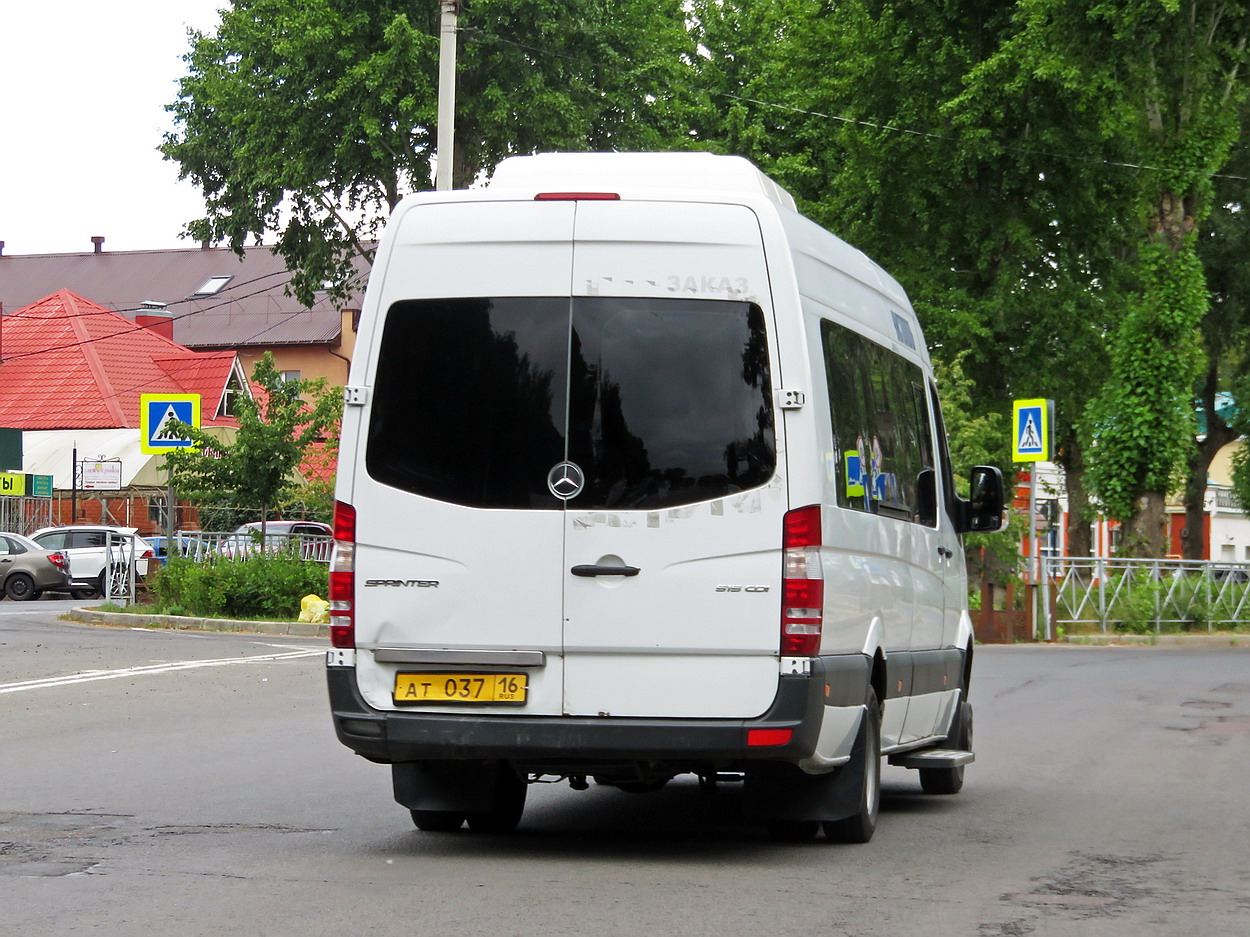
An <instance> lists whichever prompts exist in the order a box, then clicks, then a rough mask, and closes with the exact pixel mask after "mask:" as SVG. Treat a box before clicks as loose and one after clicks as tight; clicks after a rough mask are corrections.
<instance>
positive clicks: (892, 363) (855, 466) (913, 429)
mask: <svg viewBox="0 0 1250 937" xmlns="http://www.w3.org/2000/svg"><path fill="white" fill-rule="evenodd" d="M820 330H821V342H822V345H823V351H824V358H825V380H826V382H827V385H828V388H829V410H830V415H831V417H832V422H833V439H834V447H835V450H836V452H837V454H838V457H837V466H836V477H837V489H838V504H839V505H841V506H842V507H844V508H850V509H851V510H855V511H867V512H869V513H875V514H884V515H887V516H890V517H898V518H903V519H906V520H912V521H916V522H918V523H922V524H926V525H929V526H932V525H934V524H936V523H937V515H936V488H935V483H936V478H935V476H934V471H935V460H934V452H933V432H932V425H931V422H930V419H929V407H928V404H927V401H926V397H927V392H926V388H925V381H924V374H923V372H922V371H921V369H920V368H919V367H918V366H917V365H915V364H913V363H911V362H910V361H907V360H906V359H904V358H901V357H899V356H898V355H896V354H894V353H893V352H892V351H890V350H888V349H887V348H884V347H883V346H881V345H878V344H877V343H876V342H873V341H871V340H869V339H867V338H865V337H864V336H862V335H860V334H859V333H857V332H853V331H851V330H850V329H847V328H844V327H843V326H840V325H838V324H836V323H834V322H830V321H828V320H822V321H821V324H820Z"/></svg>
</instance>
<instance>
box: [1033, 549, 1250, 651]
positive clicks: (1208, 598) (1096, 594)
mask: <svg viewBox="0 0 1250 937" xmlns="http://www.w3.org/2000/svg"><path fill="white" fill-rule="evenodd" d="M1041 592H1042V602H1041V605H1042V608H1043V609H1045V610H1047V613H1048V614H1049V616H1050V625H1051V626H1052V627H1051V628H1050V629H1049V630H1051V631H1052V632H1053V629H1054V627H1064V628H1066V629H1067V630H1074V629H1078V628H1088V627H1091V626H1097V627H1098V628H1099V629H1100V630H1102V631H1103V632H1108V631H1112V630H1120V631H1125V630H1127V631H1139V632H1144V633H1149V632H1153V633H1155V634H1158V633H1160V632H1162V631H1165V630H1168V631H1215V630H1216V629H1217V628H1219V629H1220V630H1229V629H1235V628H1245V627H1248V626H1250V563H1234V562H1227V561H1218V560H1154V559H1127V558H1115V559H1110V558H1103V559H1080V558H1072V557H1062V558H1052V557H1043V559H1042V582H1041Z"/></svg>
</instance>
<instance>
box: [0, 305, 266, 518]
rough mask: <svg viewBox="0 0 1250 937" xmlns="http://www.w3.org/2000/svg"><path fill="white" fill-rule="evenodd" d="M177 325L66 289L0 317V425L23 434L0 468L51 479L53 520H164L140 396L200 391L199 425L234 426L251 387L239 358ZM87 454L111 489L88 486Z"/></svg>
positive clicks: (159, 476)
mask: <svg viewBox="0 0 1250 937" xmlns="http://www.w3.org/2000/svg"><path fill="white" fill-rule="evenodd" d="M171 331H172V329H171V322H170V321H169V319H168V318H167V317H165V316H140V317H139V320H138V321H131V320H130V319H128V318H127V317H126V316H123V315H121V314H119V313H117V312H114V311H112V310H110V309H107V308H105V307H104V306H102V305H100V304H99V303H96V302H93V301H92V300H89V299H87V298H85V297H83V296H81V295H79V294H77V293H75V292H72V291H71V290H68V289H61V290H57V291H55V292H53V293H51V294H50V295H48V296H44V297H42V298H41V299H38V300H36V301H35V302H33V303H30V304H28V305H26V306H24V307H22V308H20V309H17V310H13V311H11V312H9V313H8V314H7V315H5V316H4V317H3V318H0V426H3V427H7V428H14V429H20V430H22V431H23V434H22V435H23V464H22V465H21V466H2V467H0V468H4V469H10V470H12V469H16V470H18V471H20V472H24V473H29V474H32V475H50V476H52V488H53V490H54V496H53V497H54V502H55V503H54V504H52V505H50V506H49V507H50V508H51V516H50V517H49V518H47V519H48V520H50V521H51V522H54V523H70V522H92V523H94V522H102V523H116V524H121V525H123V526H128V527H138V528H140V530H141V531H143V532H148V531H154V530H157V529H159V528H160V527H161V526H162V525H163V518H164V512H165V507H166V487H165V486H166V481H167V480H166V478H165V477H164V473H163V472H161V471H159V469H158V464H159V462H160V459H161V457H160V456H153V455H145V454H143V453H142V452H141V451H140V448H141V447H140V429H139V428H140V424H141V420H140V395H142V394H145V393H169V394H175V393H178V394H198V395H199V396H200V401H201V403H200V414H201V416H200V420H201V426H202V427H204V428H206V429H213V428H216V430H217V431H219V432H221V433H223V434H228V433H229V431H230V429H232V428H234V427H237V425H238V424H237V422H236V421H235V420H234V418H233V415H232V407H233V402H234V401H235V400H236V399H237V398H238V396H239V395H240V394H251V393H252V386H251V383H250V381H249V380H248V377H247V374H246V372H245V370H244V367H243V364H242V362H241V360H240V358H239V356H238V355H237V354H236V353H235V352H233V351H208V352H197V351H192V350H190V349H188V348H185V347H184V346H182V345H180V344H178V343H177V342H175V341H174V340H173V339H172V338H171V337H170V333H171ZM84 462H88V463H92V464H97V465H106V464H112V465H115V467H116V470H117V471H116V472H115V473H107V474H108V475H109V477H110V481H108V482H106V483H105V484H107V485H108V487H107V488H101V489H98V490H91V491H90V494H88V489H86V488H84V479H83V478H82V477H80V475H81V473H82V471H83V466H82V463H84ZM114 486H115V487H114ZM23 516H25V515H23ZM71 518H72V519H73V521H71ZM179 520H183V519H182V518H179Z"/></svg>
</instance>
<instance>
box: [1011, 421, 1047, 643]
mask: <svg viewBox="0 0 1250 937" xmlns="http://www.w3.org/2000/svg"><path fill="white" fill-rule="evenodd" d="M1054 429H1055V402H1054V401H1053V400H1046V399H1032V400H1013V401H1012V402H1011V458H1012V461H1013V462H1049V461H1050V460H1051V459H1052V458H1053V457H1054V451H1053V449H1054V443H1053V439H1054ZM1029 547H1030V550H1029V564H1028V569H1029V579H1030V585H1031V587H1032V592H1033V627H1034V629H1035V630H1036V629H1037V625H1038V621H1037V611H1038V595H1037V588H1038V585H1039V584H1040V583H1041V579H1042V545H1041V543H1040V542H1039V541H1038V539H1037V466H1036V465H1034V466H1033V470H1032V471H1031V472H1030V473H1029ZM1045 637H1046V639H1047V640H1050V639H1051V637H1053V636H1052V635H1051V634H1050V614H1049V609H1047V610H1046V633H1045Z"/></svg>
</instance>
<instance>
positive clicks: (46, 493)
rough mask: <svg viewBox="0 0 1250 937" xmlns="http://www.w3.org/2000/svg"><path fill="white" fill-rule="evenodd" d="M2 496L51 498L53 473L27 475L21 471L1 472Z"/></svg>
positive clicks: (0, 495)
mask: <svg viewBox="0 0 1250 937" xmlns="http://www.w3.org/2000/svg"><path fill="white" fill-rule="evenodd" d="M0 497H6V498H51V497H52V476H51V475H26V474H22V473H19V472H3V473H0Z"/></svg>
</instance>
